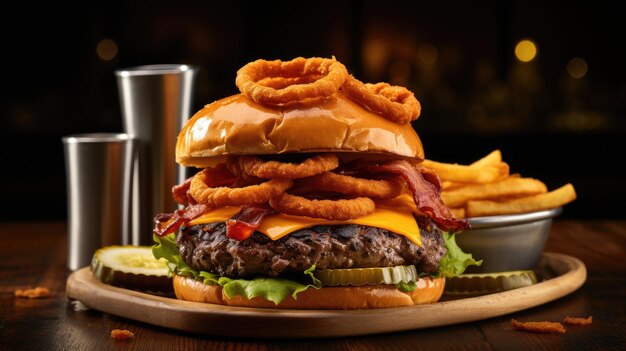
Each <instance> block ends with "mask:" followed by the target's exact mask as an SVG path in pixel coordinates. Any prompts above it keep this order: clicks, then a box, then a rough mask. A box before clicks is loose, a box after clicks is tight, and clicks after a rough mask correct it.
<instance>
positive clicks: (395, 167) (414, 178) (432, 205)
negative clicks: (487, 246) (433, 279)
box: [369, 160, 469, 232]
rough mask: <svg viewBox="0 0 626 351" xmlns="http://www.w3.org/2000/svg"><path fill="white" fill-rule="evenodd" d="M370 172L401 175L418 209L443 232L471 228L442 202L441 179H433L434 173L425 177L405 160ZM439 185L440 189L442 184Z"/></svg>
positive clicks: (374, 168) (372, 169) (374, 167)
mask: <svg viewBox="0 0 626 351" xmlns="http://www.w3.org/2000/svg"><path fill="white" fill-rule="evenodd" d="M369 170H370V171H372V172H384V173H393V174H397V175H400V176H401V177H402V178H403V179H404V180H405V181H406V182H407V184H408V185H409V189H411V192H412V193H413V200H414V201H415V204H416V205H417V209H418V210H419V211H420V212H422V213H424V214H425V215H426V216H427V217H429V218H430V219H432V220H433V222H435V224H436V225H437V227H439V228H440V229H441V230H444V231H455V232H458V231H461V230H464V229H468V228H469V222H468V221H467V220H466V219H456V218H454V216H453V215H452V213H451V212H450V209H449V208H448V207H446V205H445V204H444V203H443V201H442V200H441V197H440V196H439V190H437V188H438V186H437V182H438V179H439V177H433V176H432V172H424V173H425V175H422V173H421V172H420V171H419V170H418V169H416V168H415V167H414V166H412V165H411V164H410V163H408V162H407V161H404V160H396V161H392V162H390V163H387V164H384V165H380V166H372V167H370V168H369ZM427 180H430V181H433V182H435V183H431V182H429V181H427ZM438 183H439V189H440V186H441V182H440V181H439V182H438Z"/></svg>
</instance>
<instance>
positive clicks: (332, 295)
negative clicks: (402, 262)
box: [174, 275, 445, 310]
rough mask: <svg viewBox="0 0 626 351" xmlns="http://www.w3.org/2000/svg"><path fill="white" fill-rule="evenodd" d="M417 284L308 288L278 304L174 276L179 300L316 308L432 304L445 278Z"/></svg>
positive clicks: (362, 307) (284, 307)
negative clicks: (228, 293) (405, 287)
mask: <svg viewBox="0 0 626 351" xmlns="http://www.w3.org/2000/svg"><path fill="white" fill-rule="evenodd" d="M416 285H417V287H416V289H415V290H413V291H412V292H408V293H405V292H402V291H400V290H398V289H397V288H396V287H395V285H374V286H371V285H369V286H350V287H324V288H321V289H314V288H309V289H307V290H305V291H303V292H301V293H299V294H298V298H297V299H294V298H293V297H291V296H289V297H288V298H287V299H285V300H284V301H282V302H281V303H279V304H278V305H276V304H274V303H273V302H272V301H268V300H265V299H264V298H261V297H254V298H252V299H248V298H245V297H243V296H233V297H230V298H229V297H227V296H226V294H225V293H224V291H223V289H222V287H221V286H219V285H206V284H204V283H202V282H200V281H197V280H194V279H193V278H187V277H183V276H179V275H177V276H174V292H175V293H176V297H177V298H178V299H180V300H187V301H194V302H207V303H213V304H221V305H228V306H243V307H260V308H282V309H316V310H317V309H321V310H353V309H366V308H386V307H400V306H411V305H418V304H425V303H433V302H437V301H438V300H439V299H440V298H441V295H442V294H443V288H444V286H445V278H443V277H440V278H430V277H425V278H420V279H419V280H418V281H417V282H416Z"/></svg>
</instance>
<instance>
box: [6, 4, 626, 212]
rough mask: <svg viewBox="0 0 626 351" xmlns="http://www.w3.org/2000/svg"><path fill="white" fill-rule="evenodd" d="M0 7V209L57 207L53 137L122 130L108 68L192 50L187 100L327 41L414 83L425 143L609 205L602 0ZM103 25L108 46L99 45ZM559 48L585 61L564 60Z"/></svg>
mask: <svg viewBox="0 0 626 351" xmlns="http://www.w3.org/2000/svg"><path fill="white" fill-rule="evenodd" d="M301 4H305V5H301ZM0 8H1V11H0V26H1V27H0V33H2V34H1V35H2V37H1V40H2V41H1V42H0V50H2V51H1V57H2V72H3V73H2V87H3V89H2V91H3V93H2V94H1V100H0V116H1V118H0V140H1V143H2V147H1V148H0V156H1V160H2V171H0V177H1V178H0V180H1V183H0V184H2V190H1V193H2V197H1V201H0V219H1V220H5V221H9V220H35V219H37V220H41V219H64V218H65V215H66V213H65V210H66V202H65V173H64V160H63V148H62V144H61V137H62V136H64V135H68V134H72V133H80V132H119V131H122V124H121V115H120V107H119V102H118V96H117V87H116V83H115V78H114V74H113V72H114V70H115V69H117V68H123V67H129V66H134V65H145V64H157V63H186V64H194V65H198V66H200V67H201V72H200V76H199V84H198V87H197V94H196V97H195V100H194V110H197V109H199V108H201V107H202V106H203V105H204V104H207V103H210V102H212V101H214V100H216V99H219V98H222V97H224V96H226V95H229V94H233V93H236V92H237V88H236V86H235V84H234V80H235V72H236V71H237V69H238V68H239V67H241V66H242V65H244V64H245V63H247V62H249V61H251V60H254V59H257V58H265V59H275V58H281V59H285V60H287V59H291V58H294V57H296V56H305V57H307V56H324V57H329V56H330V55H335V56H336V57H337V58H338V59H339V60H340V61H342V62H343V63H345V64H346V66H347V67H348V68H349V70H350V71H351V73H353V74H355V75H356V76H357V77H358V78H360V79H361V80H364V81H369V82H376V81H388V82H390V83H393V84H399V85H406V86H408V87H409V88H410V89H411V90H413V91H414V92H415V94H416V95H417V97H418V99H419V100H420V101H421V103H422V106H423V111H422V116H421V117H420V118H419V119H418V120H417V121H416V122H415V123H414V126H415V128H416V129H417V131H418V133H419V135H420V136H421V137H422V141H423V142H424V146H425V151H426V156H427V157H428V158H430V159H435V160H441V161H447V162H458V163H469V162H472V161H474V160H476V159H478V158H480V157H481V156H483V155H486V154H487V153H489V152H490V151H492V150H494V149H496V148H499V149H501V150H502V152H503V156H504V159H505V161H507V162H508V163H509V164H510V166H511V170H512V172H519V173H521V174H522V175H524V176H528V177H535V178H539V179H541V180H543V181H544V182H546V184H547V185H548V187H549V188H550V189H554V188H556V187H558V186H561V185H563V184H565V183H567V182H572V183H573V184H574V185H575V187H576V189H577V192H578V199H577V200H576V201H575V202H574V203H572V204H570V205H568V206H567V207H566V210H565V212H564V214H563V217H568V218H620V217H622V218H623V214H622V209H623V208H624V206H623V203H624V198H625V197H626V190H625V187H624V186H623V185H622V184H623V181H624V180H623V179H624V177H623V176H621V175H620V172H618V169H621V168H622V163H623V161H624V155H623V151H624V149H625V148H624V147H623V145H622V140H623V139H624V136H626V133H625V131H626V120H625V113H626V81H625V79H624V78H626V74H625V73H626V72H625V71H626V57H625V54H626V52H625V51H626V50H625V47H626V45H625V40H624V34H625V33H626V31H625V29H626V28H625V27H626V25H625V24H624V22H625V21H624V20H623V14H622V12H621V11H620V10H618V5H617V3H609V2H601V1H596V2H593V3H588V2H583V3H580V5H579V4H576V2H561V3H545V2H544V1H458V2H457V1H437V2H434V1H429V2H400V1H365V2H360V1H336V2H334V1H321V2H297V1H292V2H287V1H280V2H266V1H262V2H255V3H250V4H246V3H239V2H229V3H226V2H223V3H213V2H208V1H188V0H178V1H146V0H142V1H107V2H103V1H94V2H89V1H86V2H75V3H73V2H62V1H50V2H33V1H20V2H3V4H2V5H0ZM524 38H529V39H531V40H532V41H533V42H534V43H535V44H536V46H537V48H538V53H537V55H536V57H535V58H534V60H532V61H531V62H528V63H522V62H520V61H519V60H517V59H516V57H515V54H514V48H515V45H516V44H517V43H518V42H519V41H520V40H521V39H524ZM107 39H108V40H111V41H112V42H113V43H114V45H115V46H116V48H113V49H112V48H110V47H109V48H108V49H107V48H106V43H110V42H108V41H105V42H103V40H107ZM99 43H101V44H100V45H101V52H100V54H99V53H98V44H99ZM103 45H104V46H105V48H104V49H103V48H102V46H103ZM109 46H110V45H109ZM102 50H103V51H102ZM573 58H579V60H578V61H573V62H574V63H575V62H579V63H580V62H581V61H580V59H582V60H584V62H585V63H586V64H587V70H586V71H584V70H582V71H581V69H580V68H579V69H578V70H575V69H574V70H573V71H572V72H573V73H572V72H570V71H568V69H567V67H568V63H569V62H570V60H572V59H573ZM572 65H573V63H572ZM581 73H584V75H582V77H580V75H581Z"/></svg>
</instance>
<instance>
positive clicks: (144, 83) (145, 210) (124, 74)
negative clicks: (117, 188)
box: [115, 65, 198, 245]
mask: <svg viewBox="0 0 626 351" xmlns="http://www.w3.org/2000/svg"><path fill="white" fill-rule="evenodd" d="M197 73H198V68H196V67H193V66H187V65H151V66H139V67H132V68H127V69H121V70H117V71H116V72H115V74H116V76H117V85H118V88H119V92H120V104H121V107H122V117H123V122H124V123H123V124H124V131H125V132H126V133H128V134H130V135H132V136H133V137H134V138H136V139H137V140H138V156H137V158H136V160H135V164H134V173H133V174H134V175H133V199H132V211H133V213H132V217H133V218H132V228H131V237H132V243H133V244H135V245H148V244H151V243H152V239H151V238H152V235H151V233H152V223H153V218H154V216H155V215H156V214H158V213H161V212H171V211H173V210H175V209H176V207H177V206H176V203H175V202H174V200H173V199H172V195H171V189H172V186H174V185H176V184H178V183H182V182H183V181H184V180H185V178H186V177H187V174H186V169H185V168H184V167H182V166H178V167H177V166H176V160H175V150H174V149H175V147H176V138H177V136H178V132H179V131H180V129H181V128H182V126H183V124H184V122H185V121H186V120H187V118H189V115H190V113H191V104H192V98H193V92H194V87H195V82H196V77H197Z"/></svg>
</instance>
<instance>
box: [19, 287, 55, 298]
mask: <svg viewBox="0 0 626 351" xmlns="http://www.w3.org/2000/svg"><path fill="white" fill-rule="evenodd" d="M48 296H50V290H49V289H48V288H43V287H40V286H38V287H36V288H33V289H24V290H22V289H17V290H15V297H21V298H28V299H41V298H45V297H48Z"/></svg>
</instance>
